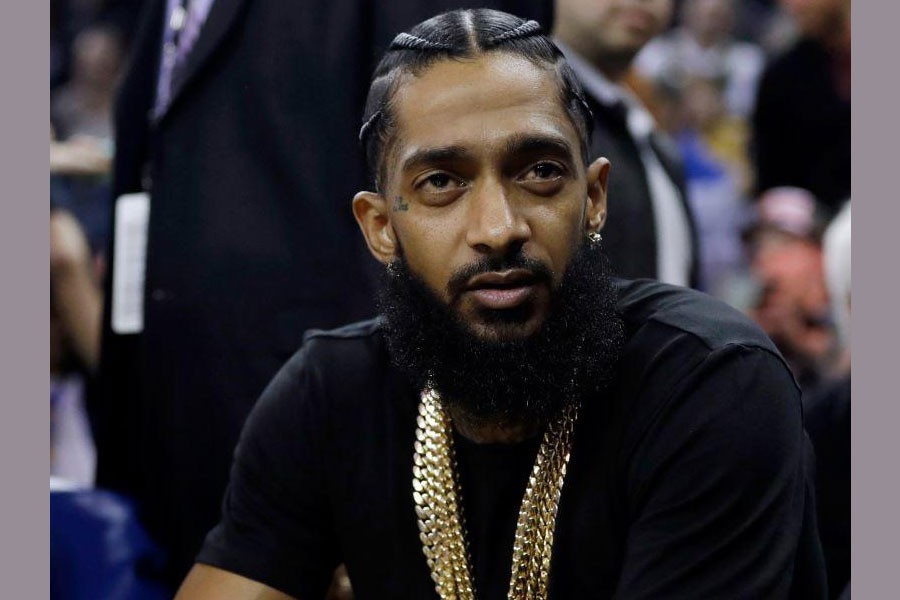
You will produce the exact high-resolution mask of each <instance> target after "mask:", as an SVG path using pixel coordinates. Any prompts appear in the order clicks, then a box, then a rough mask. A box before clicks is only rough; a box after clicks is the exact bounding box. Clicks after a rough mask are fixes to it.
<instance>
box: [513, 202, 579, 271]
mask: <svg viewBox="0 0 900 600" xmlns="http://www.w3.org/2000/svg"><path fill="white" fill-rule="evenodd" d="M582 220H583V211H582V207H581V206H580V205H578V204H577V203H576V202H572V203H566V206H562V205H559V206H542V207H537V208H536V210H535V211H534V212H533V214H532V217H531V229H532V234H533V235H532V241H531V243H530V244H528V245H526V252H527V253H528V254H530V255H532V256H533V257H534V258H538V259H540V260H544V261H545V262H548V263H549V266H550V267H551V268H552V269H553V271H554V273H555V275H556V278H557V279H559V278H561V277H562V273H563V271H565V269H566V267H567V266H568V265H569V262H570V261H571V259H572V256H573V255H574V254H575V251H576V249H577V248H578V245H579V244H580V243H581V241H582V238H583V237H584V235H585V234H584V227H583V223H582Z"/></svg>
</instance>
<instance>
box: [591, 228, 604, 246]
mask: <svg viewBox="0 0 900 600" xmlns="http://www.w3.org/2000/svg"><path fill="white" fill-rule="evenodd" d="M587 237H588V241H589V242H590V243H592V244H599V243H600V242H602V241H603V236H602V235H600V232H599V231H590V232H588V234H587Z"/></svg>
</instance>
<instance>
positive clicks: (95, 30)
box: [50, 26, 123, 144]
mask: <svg viewBox="0 0 900 600" xmlns="http://www.w3.org/2000/svg"><path fill="white" fill-rule="evenodd" d="M122 52H123V45H122V39H121V34H120V33H119V32H118V30H116V29H114V28H112V27H109V26H92V27H89V28H87V29H84V30H82V31H81V32H80V33H79V34H78V36H77V37H76V38H75V43H74V44H73V65H72V75H71V78H70V79H69V82H68V83H66V84H65V85H64V86H62V87H61V88H60V89H59V90H58V91H57V92H56V94H54V96H53V100H52V103H51V109H50V113H51V119H52V120H53V123H54V125H55V126H56V128H57V133H58V135H59V136H60V137H61V138H62V139H66V138H69V137H73V136H91V137H94V138H97V139H98V140H100V141H101V143H103V142H105V143H107V144H108V143H111V142H112V137H113V135H112V104H113V99H114V95H115V88H116V84H117V82H118V80H119V71H120V68H121V64H122Z"/></svg>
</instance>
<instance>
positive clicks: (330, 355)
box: [254, 319, 389, 418]
mask: <svg viewBox="0 0 900 600" xmlns="http://www.w3.org/2000/svg"><path fill="white" fill-rule="evenodd" d="M381 328H382V321H381V320H380V319H371V320H367V321H360V322H357V323H352V324H350V325H345V326H343V327H340V328H337V329H331V330H319V329H313V330H310V331H308V332H307V333H306V334H305V335H304V338H303V344H302V345H301V346H300V348H299V349H298V350H297V351H296V352H295V353H294V355H293V356H291V358H290V359H289V360H288V361H287V362H286V363H285V364H284V366H282V367H281V369H280V370H279V371H278V373H277V374H276V375H275V377H274V378H273V379H272V381H271V382H270V383H269V385H268V386H267V387H266V389H265V390H264V391H263V393H262V396H261V397H260V399H259V402H257V405H256V407H255V409H254V415H257V416H263V415H266V416H268V417H269V418H280V417H286V416H288V415H294V414H295V413H296V411H298V410H302V411H303V412H308V411H310V410H314V411H315V412H317V413H318V412H322V411H325V404H326V403H334V402H346V401H349V400H348V399H353V398H359V397H360V395H361V393H362V392H363V391H365V390H366V389H367V388H368V387H370V386H371V382H372V380H373V379H374V378H379V377H382V378H383V377H385V376H386V374H387V372H388V370H389V369H388V363H389V361H388V355H387V350H386V347H385V343H384V337H383V335H382V330H381ZM273 414H274V415H275V416H274V417H273Z"/></svg>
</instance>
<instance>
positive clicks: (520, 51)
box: [359, 8, 593, 189]
mask: <svg viewBox="0 0 900 600" xmlns="http://www.w3.org/2000/svg"><path fill="white" fill-rule="evenodd" d="M491 51H504V52H509V53H511V54H515V55H517V56H521V57H523V58H525V59H527V60H529V61H531V62H532V63H534V64H535V65H538V66H540V67H544V68H549V69H551V70H552V71H553V72H554V74H555V75H556V78H557V82H558V85H559V92H560V101H561V102H562V104H563V107H564V108H565V111H566V114H568V115H569V118H570V119H571V120H572V123H573V124H574V125H575V129H576V131H578V134H579V138H580V142H581V144H580V146H581V155H582V158H583V159H584V161H585V164H587V162H588V152H589V148H590V135H591V129H592V124H593V117H592V115H591V111H590V108H588V104H587V101H586V100H585V97H584V92H583V91H582V89H581V85H580V84H579V83H578V80H577V79H576V77H575V73H574V72H573V71H572V68H571V67H570V66H569V64H568V63H567V62H566V60H565V58H564V57H563V54H562V52H560V50H559V48H557V47H556V45H555V44H554V43H553V41H552V40H551V39H550V38H549V37H547V36H545V35H543V32H542V29H541V26H540V25H539V24H538V22H537V21H526V20H524V19H521V18H519V17H516V16H513V15H510V14H507V13H504V12H500V11H496V10H490V9H486V8H481V9H472V10H454V11H451V12H447V13H444V14H441V15H438V16H436V17H432V18H430V19H428V20H427V21H423V22H422V23H419V24H418V25H416V26H415V27H413V28H412V29H411V30H410V31H409V32H408V33H401V34H399V35H398V36H397V37H395V38H394V40H393V41H392V42H391V44H390V46H389V47H388V49H387V52H386V53H385V55H384V57H383V58H382V59H381V62H380V63H379V64H378V67H377V68H376V69H375V73H374V75H373V76H372V83H371V85H370V87H369V95H368V98H367V99H366V108H365V112H364V113H363V124H362V128H361V129H360V131H359V141H360V144H361V145H362V147H363V151H364V152H365V157H366V164H367V165H368V169H369V173H370V175H371V177H372V178H373V180H374V184H375V187H376V189H378V188H379V187H380V184H382V183H383V181H384V178H385V166H384V160H383V159H384V152H385V148H386V147H387V146H388V145H389V143H390V142H391V136H392V134H393V132H394V126H395V125H396V123H395V120H394V115H393V113H392V109H393V106H392V99H393V97H394V94H395V93H396V91H397V88H398V87H399V83H400V81H401V79H402V76H403V75H406V74H413V75H416V74H418V73H421V72H422V71H424V70H425V69H426V68H427V67H428V66H430V65H431V64H432V63H434V62H436V61H438V60H443V59H453V58H472V57H475V56H478V55H479V54H483V53H485V52H491Z"/></svg>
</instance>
